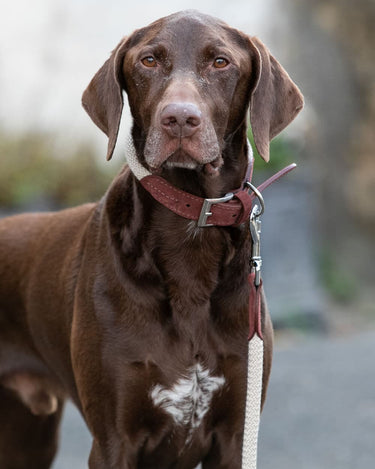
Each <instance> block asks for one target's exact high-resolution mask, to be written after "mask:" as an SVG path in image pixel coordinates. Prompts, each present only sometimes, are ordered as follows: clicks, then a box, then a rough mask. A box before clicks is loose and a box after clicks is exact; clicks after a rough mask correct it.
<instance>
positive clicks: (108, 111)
mask: <svg viewBox="0 0 375 469" xmlns="http://www.w3.org/2000/svg"><path fill="white" fill-rule="evenodd" d="M126 49H127V43H126V39H125V38H124V39H123V40H122V41H121V42H120V43H119V44H118V46H117V47H116V48H115V49H114V50H113V52H112V54H111V56H110V58H109V59H108V60H107V61H106V62H105V63H104V65H103V66H102V67H101V68H100V69H99V71H98V72H97V73H96V74H95V76H94V78H93V79H92V80H91V82H90V84H89V86H88V87H87V88H86V90H85V91H84V93H83V95H82V106H83V107H84V109H85V110H86V112H87V114H88V115H89V116H90V117H91V119H92V120H93V121H94V123H95V124H96V125H97V126H98V127H99V128H100V129H101V130H102V131H103V132H104V133H105V134H106V135H107V136H108V151H107V160H110V159H111V157H112V153H113V150H114V148H115V145H116V140H117V134H118V130H119V126H120V120H121V113H122V108H123V104H124V103H123V98H122V86H121V85H122V84H121V70H122V64H123V60H124V57H125V53H126Z"/></svg>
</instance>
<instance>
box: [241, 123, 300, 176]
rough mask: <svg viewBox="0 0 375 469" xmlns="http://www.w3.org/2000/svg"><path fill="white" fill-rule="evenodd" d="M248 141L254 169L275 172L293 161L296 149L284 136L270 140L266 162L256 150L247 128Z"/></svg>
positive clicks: (251, 135)
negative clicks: (268, 156)
mask: <svg viewBox="0 0 375 469" xmlns="http://www.w3.org/2000/svg"><path fill="white" fill-rule="evenodd" d="M248 137H249V141H250V143H251V146H252V147H253V151H254V157H255V161H254V171H272V172H277V171H279V170H280V169H282V168H284V167H285V166H287V165H288V164H291V163H294V162H295V156H296V151H295V149H294V148H293V145H292V144H291V143H290V141H288V140H286V139H285V138H284V137H280V136H279V137H276V138H274V139H273V140H272V141H271V144H270V155H271V157H270V161H269V162H268V163H266V162H265V161H264V160H263V159H262V157H261V156H260V155H259V153H258V152H257V149H256V146H255V143H254V137H253V134H252V132H251V129H249V132H248Z"/></svg>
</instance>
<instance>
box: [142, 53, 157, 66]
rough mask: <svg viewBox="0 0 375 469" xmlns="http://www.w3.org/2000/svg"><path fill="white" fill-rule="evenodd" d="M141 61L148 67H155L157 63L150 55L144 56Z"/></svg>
mask: <svg viewBox="0 0 375 469" xmlns="http://www.w3.org/2000/svg"><path fill="white" fill-rule="evenodd" d="M141 62H142V63H143V65H144V66H145V67H150V68H151V67H156V65H157V62H156V60H155V59H154V57H151V56H149V57H145V58H144V59H142V60H141Z"/></svg>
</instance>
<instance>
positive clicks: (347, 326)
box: [0, 0, 375, 469]
mask: <svg viewBox="0 0 375 469" xmlns="http://www.w3.org/2000/svg"><path fill="white" fill-rule="evenodd" d="M0 2H1V3H0V8H1V9H0V11H1V15H0V216H5V215H7V214H12V213H17V212H20V211H29V210H50V209H59V208H63V207H66V206H72V205H76V204H79V203H82V202H87V201H92V200H96V199H98V198H100V197H101V195H102V194H103V193H104V191H105V189H106V187H107V186H108V184H109V183H110V181H111V179H112V178H113V176H114V175H115V174H116V172H117V171H118V170H119V168H120V166H121V165H122V164H123V163H124V162H123V161H111V162H110V163H106V162H105V154H106V152H105V147H106V137H105V136H104V134H102V133H101V132H100V130H99V129H98V128H96V127H95V125H94V124H93V123H92V122H91V121H90V119H89V117H88V116H87V115H86V114H85V112H84V111H83V109H82V108H81V105H80V100H81V94H82V92H83V90H84V89H85V87H86V86H87V84H88V83H89V81H90V79H91V78H92V76H93V75H94V73H95V72H96V71H97V70H98V68H99V67H100V66H101V65H102V64H103V62H104V61H105V60H106V59H107V58H108V56H109V53H110V51H111V50H112V49H113V48H114V47H115V45H116V44H117V43H118V42H119V40H120V39H121V38H122V37H123V36H124V35H127V34H129V33H131V32H132V31H133V30H134V29H135V28H137V27H141V26H144V25H146V24H148V23H149V22H151V21H153V20H155V19H157V18H159V17H161V16H164V15H166V14H169V13H172V12H174V11H178V10H181V9H186V8H196V9H200V10H201V11H203V12H205V13H209V14H212V15H214V16H217V17H219V18H221V19H223V20H225V21H226V22H228V23H229V24H230V25H232V26H234V27H237V28H239V29H241V30H242V31H244V32H247V33H249V34H250V35H257V36H259V38H260V39H262V40H263V42H265V44H267V46H268V47H269V48H270V50H271V52H272V53H273V55H274V56H275V57H276V58H277V59H278V60H279V61H280V62H281V63H282V64H283V66H284V67H285V68H286V70H287V71H288V72H289V74H290V75H291V77H292V78H293V79H294V81H296V83H297V84H298V85H299V87H300V88H301V90H302V92H303V94H304V96H305V100H306V106H305V109H304V111H303V112H302V113H301V115H300V116H299V117H298V118H297V119H296V121H295V122H294V123H293V124H292V125H291V126H290V127H289V128H288V130H287V131H285V132H284V133H283V134H282V136H280V137H278V138H277V139H276V140H275V141H274V142H273V145H272V150H271V162H270V163H269V164H268V165H267V166H266V165H264V164H262V163H261V162H260V158H257V166H256V180H257V181H258V182H261V181H262V180H263V179H265V178H266V177H267V176H268V174H269V173H272V172H274V171H276V170H277V169H279V167H281V166H284V165H286V164H288V163H290V162H293V161H295V162H296V163H297V164H298V168H297V169H296V170H295V171H294V172H293V173H291V174H290V175H288V176H287V177H286V178H284V179H283V180H282V181H280V182H279V183H277V184H275V185H274V186H272V187H271V188H269V189H267V191H266V192H265V194H264V196H265V200H266V213H265V215H264V218H263V226H262V231H263V236H262V248H263V255H264V282H265V286H266V291H267V295H268V299H269V304H270V309H271V314H272V316H273V320H274V324H275V329H276V350H275V358H274V367H273V373H272V378H271V383H270V387H269V393H268V402H267V405H266V407H265V411H264V413H263V419H262V422H261V430H260V448H259V468H260V469H271V468H272V469H274V468H275V467H277V468H278V469H284V468H285V469H286V468H288V469H297V468H298V469H365V468H368V467H373V464H374V461H375V448H374V444H373V442H374V439H375V376H374V364H373V357H374V354H375V306H374V305H375V302H374V300H375V291H374V279H375V242H374V240H375V158H374V156H375V155H374V153H375V151H374V148H375V133H374V129H375V81H374V78H375V71H374V63H375V52H374V51H375V29H374V24H375V2H374V0H357V1H356V2H353V1H350V0H298V1H297V0H234V1H231V2H228V1H227V0H226V1H223V0H215V1H214V0H199V1H197V0H190V1H183V0H175V1H174V2H173V7H171V6H169V5H170V4H171V2H163V1H159V2H151V1H146V0H139V1H138V2H135V3H134V4H133V5H132V6H131V7H130V6H129V2H125V1H122V2H120V1H115V0H106V1H105V2H103V1H99V0H64V1H62V0H34V1H33V2H29V1H27V0H15V1H13V2H5V0H0ZM89 450H90V436H89V434H88V432H87V430H86V429H85V426H84V424H83V422H82V420H81V418H80V416H79V415H78V413H77V412H76V411H75V409H74V408H73V407H72V406H71V405H68V406H67V411H66V415H65V419H64V423H63V428H62V443H61V448H60V452H59V455H58V458H57V460H56V463H55V465H54V469H70V468H72V467H74V468H75V469H83V468H86V467H87V456H88V453H89Z"/></svg>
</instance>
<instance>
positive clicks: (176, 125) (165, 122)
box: [160, 103, 202, 138]
mask: <svg viewBox="0 0 375 469" xmlns="http://www.w3.org/2000/svg"><path fill="white" fill-rule="evenodd" d="M201 116H202V113H201V111H200V110H199V109H198V107H197V106H196V105H195V104H192V103H171V104H168V105H167V106H165V108H164V109H163V110H162V112H161V116H160V119H161V125H162V127H163V128H164V129H165V131H166V132H167V133H168V134H169V135H170V136H171V137H181V138H183V137H191V136H192V135H193V134H194V133H195V132H196V131H197V130H198V128H199V126H200V125H201Z"/></svg>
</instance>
